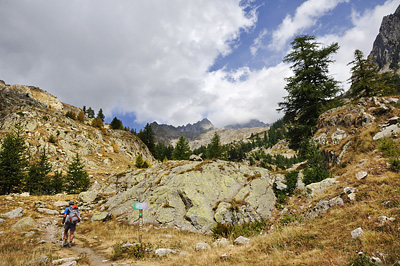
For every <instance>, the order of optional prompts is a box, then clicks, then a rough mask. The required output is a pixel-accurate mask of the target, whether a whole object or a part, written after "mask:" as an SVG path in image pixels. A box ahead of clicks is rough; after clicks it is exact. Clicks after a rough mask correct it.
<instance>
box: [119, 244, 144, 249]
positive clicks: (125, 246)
mask: <svg viewBox="0 0 400 266" xmlns="http://www.w3.org/2000/svg"><path fill="white" fill-rule="evenodd" d="M136 246H140V243H133V244H131V243H125V244H123V245H122V247H123V248H129V247H136Z"/></svg>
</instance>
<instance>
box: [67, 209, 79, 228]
mask: <svg viewBox="0 0 400 266" xmlns="http://www.w3.org/2000/svg"><path fill="white" fill-rule="evenodd" d="M80 221H81V216H80V214H79V210H78V205H72V206H69V214H68V215H67V222H68V223H71V224H76V223H79V222H80Z"/></svg>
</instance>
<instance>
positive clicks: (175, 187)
mask: <svg viewBox="0 0 400 266" xmlns="http://www.w3.org/2000/svg"><path fill="white" fill-rule="evenodd" d="M274 181H275V176H274V175H272V174H271V173H270V172H269V171H268V170H266V169H262V168H256V167H249V166H247V165H244V164H238V163H232V162H225V161H207V162H188V161H185V162H174V161H170V162H168V163H165V164H160V165H157V166H154V167H152V168H150V169H147V170H140V171H129V172H125V173H122V174H119V175H115V176H112V177H110V179H109V180H108V183H106V184H104V185H103V187H102V188H101V189H100V190H99V193H104V194H106V193H108V194H109V193H116V195H114V196H112V197H111V198H109V199H108V201H107V202H106V203H105V204H104V206H103V209H107V210H108V212H111V213H113V215H115V216H117V219H119V220H126V221H128V222H130V223H135V222H137V220H138V216H139V212H138V211H137V210H134V203H135V202H147V203H148V209H147V210H145V211H144V215H143V216H144V220H145V222H147V223H157V224H161V225H165V226H170V227H176V228H179V229H183V230H190V231H196V232H210V229H211V228H213V227H214V226H215V224H216V222H220V223H223V224H226V223H229V224H241V223H244V222H253V221H261V220H265V219H268V218H269V216H270V214H271V211H272V210H273V209H274V206H275V200H276V199H275V195H274V193H273V190H272V185H273V183H274Z"/></svg>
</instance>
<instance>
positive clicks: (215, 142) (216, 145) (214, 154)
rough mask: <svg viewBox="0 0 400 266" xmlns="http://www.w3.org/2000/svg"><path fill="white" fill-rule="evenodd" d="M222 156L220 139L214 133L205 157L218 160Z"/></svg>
mask: <svg viewBox="0 0 400 266" xmlns="http://www.w3.org/2000/svg"><path fill="white" fill-rule="evenodd" d="M221 155H222V145H221V139H220V137H219V135H218V133H217V132H215V133H214V136H213V138H212V139H211V143H210V145H209V146H208V149H207V157H208V158H210V159H219V158H221Z"/></svg>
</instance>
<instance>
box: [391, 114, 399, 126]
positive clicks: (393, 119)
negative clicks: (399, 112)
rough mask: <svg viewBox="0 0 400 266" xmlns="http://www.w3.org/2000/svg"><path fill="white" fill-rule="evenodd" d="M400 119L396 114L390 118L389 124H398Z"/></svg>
mask: <svg viewBox="0 0 400 266" xmlns="http://www.w3.org/2000/svg"><path fill="white" fill-rule="evenodd" d="M399 120H400V117H398V116H395V117H392V118H390V119H389V125H396V124H397V123H398V122H399Z"/></svg>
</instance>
